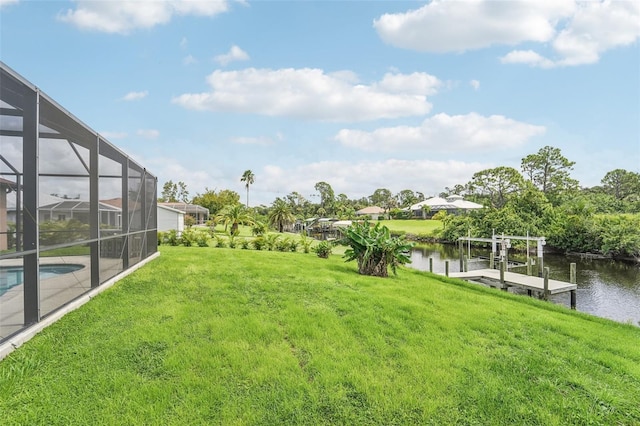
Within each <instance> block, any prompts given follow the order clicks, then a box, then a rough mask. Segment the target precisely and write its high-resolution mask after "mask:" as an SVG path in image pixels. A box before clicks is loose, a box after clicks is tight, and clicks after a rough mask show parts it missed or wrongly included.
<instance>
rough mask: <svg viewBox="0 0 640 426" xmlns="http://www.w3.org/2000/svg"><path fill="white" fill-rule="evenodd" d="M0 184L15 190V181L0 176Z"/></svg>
mask: <svg viewBox="0 0 640 426" xmlns="http://www.w3.org/2000/svg"><path fill="white" fill-rule="evenodd" d="M0 186H4V187H8V188H9V189H11V190H12V191H15V190H16V183H15V182H12V181H10V180H7V179H3V178H0Z"/></svg>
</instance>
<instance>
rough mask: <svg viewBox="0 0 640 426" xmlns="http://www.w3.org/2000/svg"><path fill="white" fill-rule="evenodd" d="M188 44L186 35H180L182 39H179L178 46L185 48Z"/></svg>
mask: <svg viewBox="0 0 640 426" xmlns="http://www.w3.org/2000/svg"><path fill="white" fill-rule="evenodd" d="M188 45H189V40H187V38H186V37H182V40H180V48H181V49H186V48H187V46H188Z"/></svg>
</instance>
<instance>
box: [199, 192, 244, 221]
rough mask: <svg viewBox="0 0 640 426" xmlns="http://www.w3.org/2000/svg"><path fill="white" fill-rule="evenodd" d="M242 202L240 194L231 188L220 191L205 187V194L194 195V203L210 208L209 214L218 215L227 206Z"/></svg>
mask: <svg viewBox="0 0 640 426" xmlns="http://www.w3.org/2000/svg"><path fill="white" fill-rule="evenodd" d="M239 202H240V194H238V193H237V192H235V191H231V190H229V189H223V190H220V191H219V192H216V191H215V190H212V189H209V188H205V192H204V193H203V194H197V195H196V196H195V197H193V201H192V203H193V204H197V205H199V206H202V207H205V208H207V209H209V214H211V215H212V216H215V215H217V214H218V213H219V212H220V211H221V210H222V209H223V208H224V207H225V206H231V205H235V204H238V203H239Z"/></svg>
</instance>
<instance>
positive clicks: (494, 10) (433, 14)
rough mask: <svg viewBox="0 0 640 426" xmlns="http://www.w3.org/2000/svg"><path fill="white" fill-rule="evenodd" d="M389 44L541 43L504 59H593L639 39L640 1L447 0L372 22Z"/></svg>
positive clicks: (428, 48)
mask: <svg viewBox="0 0 640 426" xmlns="http://www.w3.org/2000/svg"><path fill="white" fill-rule="evenodd" d="M374 27H375V29H376V30H377V31H378V34H379V36H380V37H381V38H382V39H383V40H384V41H385V42H387V43H389V44H391V45H394V46H397V47H401V48H406V49H413V50H418V51H424V52H452V51H453V52H460V51H465V50H471V49H480V48H486V47H489V46H491V45H512V46H515V45H519V44H521V43H525V42H527V43H531V42H533V43H540V44H541V45H540V49H547V48H549V47H550V48H551V50H552V51H553V55H552V57H551V56H550V57H549V58H547V57H545V56H543V55H542V54H540V53H538V52H536V51H535V50H531V49H528V50H522V49H515V50H513V51H512V52H510V53H508V54H507V55H505V56H503V57H502V58H500V59H501V61H502V62H503V63H522V64H528V65H530V66H535V67H541V68H551V67H556V66H575V65H582V64H591V63H595V62H597V61H598V60H599V59H600V56H601V54H602V53H603V52H605V51H607V50H610V49H613V48H616V47H620V46H628V45H630V44H633V43H635V42H636V41H637V40H638V39H639V38H640V2H638V1H636V0H615V1H614V0H603V1H576V0H548V1H538V0H531V1H527V0H524V1H522V0H521V1H515V0H512V1H492V0H475V1H447V0H434V1H432V2H431V3H429V4H427V5H425V6H423V7H421V8H419V9H416V10H411V11H408V12H406V13H396V14H385V15H382V16H381V17H380V18H379V19H377V20H375V21H374Z"/></svg>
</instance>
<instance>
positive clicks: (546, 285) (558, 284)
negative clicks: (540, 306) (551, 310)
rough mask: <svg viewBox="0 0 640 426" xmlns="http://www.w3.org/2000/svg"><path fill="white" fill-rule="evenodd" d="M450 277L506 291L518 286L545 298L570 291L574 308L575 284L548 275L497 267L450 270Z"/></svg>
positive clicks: (573, 307) (530, 293) (572, 307)
mask: <svg viewBox="0 0 640 426" xmlns="http://www.w3.org/2000/svg"><path fill="white" fill-rule="evenodd" d="M446 275H447V276H448V277H451V278H460V279H463V280H465V281H470V282H476V283H479V284H484V285H489V286H491V287H496V288H500V289H502V290H505V291H507V290H508V288H509V287H519V288H522V289H525V290H527V292H528V293H529V295H532V293H533V292H534V291H535V292H538V293H541V294H542V295H543V297H544V298H545V299H546V298H547V297H548V295H550V294H559V293H567V292H568V293H570V295H571V309H575V308H576V289H577V288H578V286H577V285H576V284H572V283H568V282H565V281H558V280H551V279H549V278H548V277H544V278H541V277H535V276H530V275H523V274H518V273H515V272H507V271H500V270H498V269H478V270H475V271H467V272H451V273H448V274H446Z"/></svg>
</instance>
